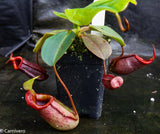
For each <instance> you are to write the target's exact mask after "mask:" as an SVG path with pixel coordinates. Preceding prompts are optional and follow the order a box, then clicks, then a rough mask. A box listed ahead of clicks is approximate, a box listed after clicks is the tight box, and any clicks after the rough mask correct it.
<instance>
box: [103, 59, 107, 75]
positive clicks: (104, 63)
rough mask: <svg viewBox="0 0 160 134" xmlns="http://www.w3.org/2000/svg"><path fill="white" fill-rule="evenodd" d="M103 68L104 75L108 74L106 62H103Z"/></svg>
mask: <svg viewBox="0 0 160 134" xmlns="http://www.w3.org/2000/svg"><path fill="white" fill-rule="evenodd" d="M103 67H104V74H107V69H106V62H105V60H103Z"/></svg>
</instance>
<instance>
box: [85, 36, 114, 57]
mask: <svg viewBox="0 0 160 134" xmlns="http://www.w3.org/2000/svg"><path fill="white" fill-rule="evenodd" d="M82 40H83V42H84V44H85V46H86V47H87V48H88V50H90V51H91V52H92V53H93V54H94V55H96V56H97V57H99V58H101V59H103V60H105V59H108V57H109V56H110V55H111V54H112V48H111V46H110V45H109V43H108V42H107V41H106V40H105V39H103V38H101V37H99V36H97V35H90V34H85V35H83V36H82Z"/></svg>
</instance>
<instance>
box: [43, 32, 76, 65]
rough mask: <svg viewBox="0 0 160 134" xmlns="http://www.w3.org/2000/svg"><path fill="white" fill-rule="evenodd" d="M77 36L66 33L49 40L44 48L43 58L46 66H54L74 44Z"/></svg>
mask: <svg viewBox="0 0 160 134" xmlns="http://www.w3.org/2000/svg"><path fill="white" fill-rule="evenodd" d="M74 38H75V34H74V32H72V31H65V32H61V33H58V34H55V35H53V36H51V37H49V38H47V39H46V40H45V42H44V44H43V46H42V50H41V56H42V59H43V60H44V62H45V63H46V64H48V65H49V66H53V65H55V64H56V62H57V61H58V60H59V59H60V58H61V57H62V56H63V55H64V53H65V52H66V50H67V49H68V48H69V46H70V45H71V44H72V42H73V40H74Z"/></svg>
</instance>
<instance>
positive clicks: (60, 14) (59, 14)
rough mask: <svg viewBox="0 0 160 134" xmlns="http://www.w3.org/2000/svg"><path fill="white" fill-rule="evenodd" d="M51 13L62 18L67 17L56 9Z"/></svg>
mask: <svg viewBox="0 0 160 134" xmlns="http://www.w3.org/2000/svg"><path fill="white" fill-rule="evenodd" d="M53 14H55V15H56V16H58V17H60V18H63V19H68V18H67V17H66V15H65V13H60V12H56V11H53Z"/></svg>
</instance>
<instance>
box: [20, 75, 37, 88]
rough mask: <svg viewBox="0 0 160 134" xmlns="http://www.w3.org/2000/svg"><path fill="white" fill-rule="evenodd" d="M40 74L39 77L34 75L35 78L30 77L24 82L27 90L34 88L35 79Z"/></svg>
mask: <svg viewBox="0 0 160 134" xmlns="http://www.w3.org/2000/svg"><path fill="white" fill-rule="evenodd" d="M38 77H39V76H37V77H34V78H32V79H29V80H27V81H26V82H24V83H23V88H24V89H25V90H33V88H32V87H33V83H34V81H35V80H36V79H37V78H38Z"/></svg>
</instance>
